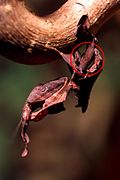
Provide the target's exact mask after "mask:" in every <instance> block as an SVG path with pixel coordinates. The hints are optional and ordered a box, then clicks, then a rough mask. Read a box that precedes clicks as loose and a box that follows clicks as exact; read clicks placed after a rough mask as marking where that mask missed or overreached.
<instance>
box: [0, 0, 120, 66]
mask: <svg viewBox="0 0 120 180" xmlns="http://www.w3.org/2000/svg"><path fill="white" fill-rule="evenodd" d="M79 3H80V4H79ZM119 8H120V0H107V1H106V0H97V1H96V0H89V1H88V0H68V1H67V2H66V3H65V4H64V5H63V6H62V7H61V8H59V9H58V10H57V11H55V12H54V13H52V14H50V15H48V16H44V17H38V16H36V15H34V14H33V13H31V12H30V11H29V10H28V9H27V8H26V7H25V5H24V1H22V0H0V54H1V55H3V56H5V57H7V58H9V59H12V60H14V61H16V62H18V63H24V64H42V63H46V62H49V61H51V60H53V59H57V58H59V57H60V56H59V55H58V53H57V52H54V53H52V52H53V50H51V48H53V47H54V48H59V49H62V50H65V49H67V48H68V47H70V46H71V45H73V44H74V43H75V42H76V36H75V31H76V28H77V24H78V22H79V20H80V18H81V17H82V16H83V15H84V14H87V13H88V17H89V19H90V24H91V28H92V31H93V32H94V33H97V31H98V30H99V28H100V27H101V26H102V25H103V23H105V21H106V20H107V19H108V18H110V17H111V15H113V13H114V12H115V11H116V10H117V9H119Z"/></svg>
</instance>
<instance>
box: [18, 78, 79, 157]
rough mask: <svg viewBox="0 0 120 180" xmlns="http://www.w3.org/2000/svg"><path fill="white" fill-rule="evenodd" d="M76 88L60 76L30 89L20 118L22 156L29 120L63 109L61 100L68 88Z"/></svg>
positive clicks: (24, 153) (25, 152) (62, 100)
mask: <svg viewBox="0 0 120 180" xmlns="http://www.w3.org/2000/svg"><path fill="white" fill-rule="evenodd" d="M77 88H78V87H77V86H76V85H75V83H74V82H72V80H69V79H68V78H67V77H62V78H59V79H56V80H54V81H50V82H47V83H45V84H42V85H41V84H40V85H38V86H36V87H35V88H34V89H33V90H32V92H31V93H30V95H29V96H28V98H27V101H26V103H25V105H24V108H23V112H22V118H21V123H22V130H21V137H22V140H23V142H24V143H25V149H24V151H23V153H22V157H25V156H26V155H27V154H28V143H29V137H28V135H27V133H26V130H27V128H28V125H29V121H40V120H41V119H43V118H44V117H45V116H46V115H47V114H53V113H59V112H61V111H64V110H65V108H64V105H63V102H64V101H65V100H66V98H67V94H68V92H69V90H70V89H77Z"/></svg>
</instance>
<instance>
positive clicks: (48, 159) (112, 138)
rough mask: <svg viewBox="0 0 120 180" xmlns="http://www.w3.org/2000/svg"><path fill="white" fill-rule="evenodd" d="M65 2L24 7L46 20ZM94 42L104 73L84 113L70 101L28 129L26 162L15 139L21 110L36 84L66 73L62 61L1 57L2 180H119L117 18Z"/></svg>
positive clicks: (119, 24) (119, 42) (119, 28)
mask: <svg viewBox="0 0 120 180" xmlns="http://www.w3.org/2000/svg"><path fill="white" fill-rule="evenodd" d="M43 2H44V3H43ZM58 2H59V1H58ZM64 2H65V0H63V1H60V2H59V3H58V5H57V3H55V1H54V0H51V1H49V0H44V1H38V0H34V1H33V0H31V1H30V0H27V1H26V4H27V6H28V7H29V8H31V9H32V10H34V9H35V10H36V13H37V14H39V15H45V14H46V13H51V12H52V11H53V10H52V9H54V10H55V9H57V8H58V7H59V6H61V5H62V3H64ZM48 4H49V5H48ZM53 6H54V8H53ZM48 8H49V9H48ZM35 10H34V11H35ZM98 40H99V44H100V45H101V47H102V48H103V50H104V53H105V59H106V61H105V68H104V71H103V72H102V73H101V75H100V76H99V78H98V79H97V81H96V83H95V85H94V88H93V90H92V93H91V97H90V101H89V106H88V110H87V112H86V113H85V114H82V113H81V109H79V108H75V105H76V101H75V100H74V97H73V96H71V95H69V97H68V98H67V101H66V103H65V107H66V111H65V112H62V113H60V114H56V115H48V116H47V117H45V118H44V119H43V121H40V122H38V123H34V122H33V123H30V128H29V136H30V140H31V141H30V145H29V150H30V154H29V155H28V156H27V157H26V158H21V156H20V155H21V152H22V150H23V148H24V145H23V143H22V141H21V138H20V132H19V133H18V135H17V136H16V137H14V136H13V134H14V131H15V128H16V126H17V124H18V122H19V120H20V116H21V110H22V106H23V104H24V102H25V100H26V98H27V96H28V94H29V93H30V91H31V90H32V88H33V87H35V86H36V85H37V84H38V83H44V82H45V81H48V80H52V79H55V78H57V77H60V76H65V75H69V72H68V70H67V67H66V65H65V64H64V62H63V61H62V60H61V61H58V62H52V63H50V64H46V65H41V66H27V65H21V64H15V63H13V62H12V61H9V60H8V59H5V58H3V57H1V56H0V180H8V179H12V180H101V179H102V180H118V179H120V79H119V78H120V70H119V69H120V48H119V47H120V12H118V13H117V14H116V15H115V16H114V17H112V18H111V19H110V20H109V21H108V22H107V23H106V24H105V25H104V26H103V27H102V29H101V30H100V32H99V33H98Z"/></svg>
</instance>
